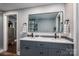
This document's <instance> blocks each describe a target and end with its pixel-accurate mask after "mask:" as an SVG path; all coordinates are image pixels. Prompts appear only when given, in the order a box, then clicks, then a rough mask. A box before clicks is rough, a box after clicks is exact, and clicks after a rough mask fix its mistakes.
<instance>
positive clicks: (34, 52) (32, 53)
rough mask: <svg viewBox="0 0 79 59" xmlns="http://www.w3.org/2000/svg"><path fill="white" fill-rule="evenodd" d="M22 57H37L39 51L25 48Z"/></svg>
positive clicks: (22, 50) (33, 48)
mask: <svg viewBox="0 0 79 59" xmlns="http://www.w3.org/2000/svg"><path fill="white" fill-rule="evenodd" d="M21 55H23V56H37V55H38V49H37V48H36V47H29V46H24V48H22V49H21Z"/></svg>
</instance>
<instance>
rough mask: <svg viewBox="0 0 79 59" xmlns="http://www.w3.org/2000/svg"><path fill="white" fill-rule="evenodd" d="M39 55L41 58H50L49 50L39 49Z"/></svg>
mask: <svg viewBox="0 0 79 59" xmlns="http://www.w3.org/2000/svg"><path fill="white" fill-rule="evenodd" d="M38 55H39V56H48V49H47V48H38Z"/></svg>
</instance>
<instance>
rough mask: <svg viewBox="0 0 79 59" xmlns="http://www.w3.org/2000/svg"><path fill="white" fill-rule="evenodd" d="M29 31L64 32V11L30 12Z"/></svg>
mask: <svg viewBox="0 0 79 59" xmlns="http://www.w3.org/2000/svg"><path fill="white" fill-rule="evenodd" d="M28 32H43V33H50V32H51V33H53V32H63V12H62V11H61V12H52V13H40V14H30V15H29V21H28Z"/></svg>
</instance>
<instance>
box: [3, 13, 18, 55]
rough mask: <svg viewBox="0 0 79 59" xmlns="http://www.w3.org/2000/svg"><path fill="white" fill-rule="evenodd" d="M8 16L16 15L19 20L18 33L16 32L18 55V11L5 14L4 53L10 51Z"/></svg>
mask: <svg viewBox="0 0 79 59" xmlns="http://www.w3.org/2000/svg"><path fill="white" fill-rule="evenodd" d="M8 15H16V17H17V18H16V19H17V21H16V22H17V26H16V27H17V30H16V31H17V32H16V35H17V38H16V42H17V43H16V54H17V55H18V12H17V11H12V12H5V13H4V14H3V35H4V38H3V39H4V51H7V49H8V46H7V44H8V35H7V34H8V20H7V16H8Z"/></svg>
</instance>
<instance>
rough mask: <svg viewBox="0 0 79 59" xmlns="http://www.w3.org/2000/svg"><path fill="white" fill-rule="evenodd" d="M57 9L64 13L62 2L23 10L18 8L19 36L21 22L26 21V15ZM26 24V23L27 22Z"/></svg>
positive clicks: (55, 10)
mask: <svg viewBox="0 0 79 59" xmlns="http://www.w3.org/2000/svg"><path fill="white" fill-rule="evenodd" d="M58 11H63V13H64V11H65V10H64V4H63V3H62V4H52V5H47V6H40V7H34V8H29V9H24V10H19V11H18V13H19V14H18V15H19V17H18V18H19V20H20V21H19V27H18V28H19V33H18V34H19V37H20V32H21V31H22V26H23V25H22V24H23V23H25V22H26V23H27V22H28V16H29V14H37V13H48V12H58ZM27 24H28V23H27Z"/></svg>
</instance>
